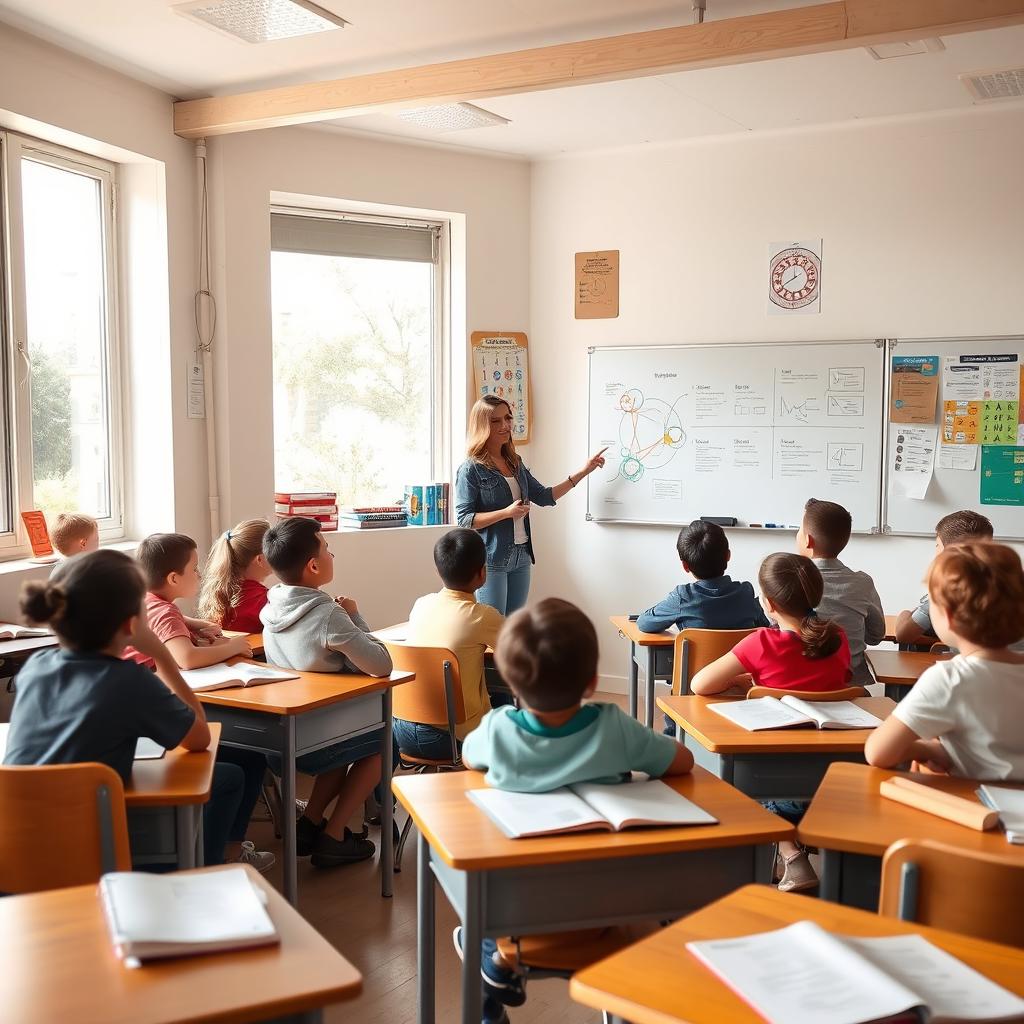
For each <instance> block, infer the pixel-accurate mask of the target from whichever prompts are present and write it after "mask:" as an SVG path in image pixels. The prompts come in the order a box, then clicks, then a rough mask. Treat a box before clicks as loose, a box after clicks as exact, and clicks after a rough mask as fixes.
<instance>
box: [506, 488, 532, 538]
mask: <svg viewBox="0 0 1024 1024" xmlns="http://www.w3.org/2000/svg"><path fill="white" fill-rule="evenodd" d="M505 483H507V484H508V489H509V490H510V491H511V492H512V500H513V501H519V500H520V499H521V498H522V496H523V492H522V491H521V490H519V481H518V480H517V479H516V478H515V477H514V476H507V477H505ZM512 540H513V542H514V543H516V544H525V543H526V541H527V536H526V517H525V516H523V518H522V519H513V520H512Z"/></svg>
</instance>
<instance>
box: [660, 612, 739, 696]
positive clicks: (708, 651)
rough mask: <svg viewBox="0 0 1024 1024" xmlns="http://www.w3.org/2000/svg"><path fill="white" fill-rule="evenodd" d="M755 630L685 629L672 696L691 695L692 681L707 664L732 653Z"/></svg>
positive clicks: (675, 654) (678, 646)
mask: <svg viewBox="0 0 1024 1024" xmlns="http://www.w3.org/2000/svg"><path fill="white" fill-rule="evenodd" d="M753 632H754V630H752V629H681V630H680V631H679V633H678V635H677V636H676V642H675V646H674V648H673V658H672V695H673V696H674V697H678V696H679V695H680V694H681V693H689V692H690V680H691V679H692V678H693V677H694V676H695V675H696V674H697V673H698V672H699V671H700V670H701V669H702V668H704V667H705V666H706V665H710V664H711V662H713V661H717V660H718V659H719V658H720V657H721V656H722V655H723V654H728V653H729V652H730V651H731V650H732V649H733V648H734V647H735V646H736V645H737V644H738V643H739V642H740V641H741V640H742V639H743V638H744V637H745V636H749V635H750V634H751V633H753Z"/></svg>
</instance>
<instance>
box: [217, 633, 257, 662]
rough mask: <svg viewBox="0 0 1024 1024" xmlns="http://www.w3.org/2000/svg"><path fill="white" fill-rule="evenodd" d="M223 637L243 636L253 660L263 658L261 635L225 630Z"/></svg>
mask: <svg viewBox="0 0 1024 1024" xmlns="http://www.w3.org/2000/svg"><path fill="white" fill-rule="evenodd" d="M224 635H225V636H230V637H235V636H244V637H245V639H246V640H248V641H249V649H250V650H251V651H252V655H253V657H254V658H262V657H263V634H262V633H243V632H242V631H241V630H239V629H225V630H224Z"/></svg>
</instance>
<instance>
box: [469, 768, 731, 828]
mask: <svg viewBox="0 0 1024 1024" xmlns="http://www.w3.org/2000/svg"><path fill="white" fill-rule="evenodd" d="M469 798H470V800H472V801H473V802H474V803H475V804H477V806H479V807H480V808H481V809H482V810H483V811H484V812H485V813H486V814H487V815H488V817H489V818H490V819H491V820H492V821H493V822H494V824H495V825H497V826H498V828H500V829H501V830H502V832H504V833H505V835H507V836H508V837H509V838H510V839H525V838H528V837H530V836H549V835H557V834H558V833H561V832H589V831H593V830H595V829H603V830H605V831H608V832H621V831H622V829H625V828H636V827H638V826H640V825H717V824H718V819H717V818H714V817H712V816H711V815H710V814H708V812H707V811H705V810H702V809H701V808H700V807H698V806H697V805H696V804H695V803H693V802H692V801H690V800H687V799H686V797H685V796H680V795H679V794H678V793H677V792H676V791H675V790H674V789H672V788H671V787H669V786H666V785H665V783H664V782H661V781H658V780H651V781H649V782H630V783H622V784H621V785H610V786H601V785H597V784H595V783H592V782H581V783H577V784H576V785H575V786H567V787H564V788H562V789H556V790H554V791H553V792H551V793H508V792H505V791H504V790H500V789H471V790H470V791H469Z"/></svg>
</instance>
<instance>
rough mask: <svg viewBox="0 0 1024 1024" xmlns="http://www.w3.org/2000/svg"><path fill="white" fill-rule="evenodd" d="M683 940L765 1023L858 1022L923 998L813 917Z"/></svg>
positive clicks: (903, 1008) (886, 1014)
mask: <svg viewBox="0 0 1024 1024" xmlns="http://www.w3.org/2000/svg"><path fill="white" fill-rule="evenodd" d="M686 948H687V949H688V950H689V951H690V952H691V953H693V954H694V956H696V957H697V959H698V960H700V961H701V962H702V963H703V964H704V965H705V966H706V967H708V968H710V969H711V970H712V971H713V972H714V973H715V974H716V975H718V977H719V978H721V979H722V981H724V982H725V983H726V984H727V985H728V986H729V987H730V988H731V989H733V990H734V991H735V992H737V993H738V994H739V995H740V996H742V998H743V999H745V1000H746V1001H747V1002H748V1003H750V1004H751V1006H753V1007H754V1009H755V1010H756V1011H757V1012H758V1013H759V1014H761V1016H762V1017H764V1018H765V1019H766V1020H767V1021H769V1022H770V1024H810V1022H812V1021H813V1022H814V1024H861V1022H863V1021H871V1020H877V1019H879V1018H884V1017H891V1016H893V1015H894V1014H897V1013H903V1012H905V1011H906V1010H909V1009H911V1008H912V1007H914V1006H918V1005H919V1004H920V999H919V998H918V996H916V995H915V994H914V993H913V992H911V991H910V990H909V989H907V988H906V987H904V986H903V985H902V984H900V983H899V982H896V981H892V980H891V979H890V978H889V977H888V976H887V975H886V974H884V973H883V972H881V971H879V970H878V969H877V968H876V967H875V966H874V965H873V964H871V963H870V962H868V961H865V960H864V959H863V958H861V957H859V956H858V955H857V954H856V953H855V952H854V951H853V950H852V949H850V948H848V947H847V946H846V945H844V943H843V942H842V941H841V940H840V939H838V938H836V937H835V936H833V935H830V934H829V933H828V932H827V931H825V930H824V929H823V928H820V927H819V926H818V925H816V924H814V923H813V922H811V921H801V922H799V923H798V924H793V925H789V926H788V927H786V928H780V929H779V930H777V931H772V932H762V933H761V934H759V935H747V936H744V937H741V938H737V939H715V940H711V941H708V942H688V943H687V944H686Z"/></svg>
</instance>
